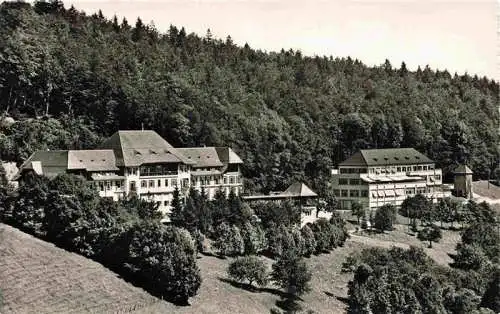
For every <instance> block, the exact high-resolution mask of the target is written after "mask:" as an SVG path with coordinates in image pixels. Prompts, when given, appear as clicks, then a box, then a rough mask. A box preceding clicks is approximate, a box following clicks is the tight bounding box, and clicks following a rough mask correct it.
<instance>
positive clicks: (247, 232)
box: [241, 221, 266, 254]
mask: <svg viewBox="0 0 500 314" xmlns="http://www.w3.org/2000/svg"><path fill="white" fill-rule="evenodd" d="M241 236H242V237H243V242H244V244H245V254H258V253H260V252H261V251H263V250H264V249H265V248H266V235H265V233H264V231H263V230H262V228H261V227H260V226H259V225H257V226H253V225H252V224H251V223H250V222H248V221H247V222H245V223H244V224H243V226H242V228H241Z"/></svg>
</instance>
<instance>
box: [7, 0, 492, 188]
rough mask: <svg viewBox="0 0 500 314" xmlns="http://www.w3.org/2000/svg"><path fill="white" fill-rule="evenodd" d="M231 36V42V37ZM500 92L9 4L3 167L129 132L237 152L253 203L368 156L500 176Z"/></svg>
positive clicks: (471, 81) (464, 78) (421, 72)
mask: <svg viewBox="0 0 500 314" xmlns="http://www.w3.org/2000/svg"><path fill="white" fill-rule="evenodd" d="M229 31H230V30H229ZM499 89H500V86H499V84H498V82H495V81H493V80H490V79H488V78H485V77H483V78H479V77H477V76H471V75H467V74H464V75H457V74H450V73H448V72H447V71H438V70H433V69H430V68H429V67H422V68H419V69H418V70H417V71H414V72H412V71H409V70H408V69H407V68H406V66H405V64H404V63H403V64H401V65H397V66H394V65H391V64H390V62H389V61H388V60H386V61H385V63H382V64H381V65H380V66H374V67H368V66H366V65H364V64H363V63H362V62H360V61H359V60H353V59H351V58H350V57H347V58H334V57H319V56H318V57H308V56H304V55H302V53H301V52H300V51H293V50H286V51H285V50H282V51H280V52H264V51H261V50H256V49H253V48H251V47H249V46H248V45H245V46H244V47H239V46H237V45H235V44H234V43H233V41H232V39H231V37H229V36H228V37H227V38H226V39H225V40H220V39H216V38H213V36H212V35H211V34H210V32H209V31H208V32H207V34H206V35H204V36H203V37H202V36H199V35H196V34H193V33H191V34H188V33H187V32H186V30H185V29H184V28H177V27H176V26H171V27H170V29H169V30H168V31H167V32H166V33H160V32H159V31H158V30H157V29H156V28H155V27H154V25H148V24H145V23H143V22H142V21H141V20H140V19H137V21H130V22H129V21H127V20H126V19H123V20H121V21H119V20H118V19H117V18H116V17H115V18H113V19H111V20H109V19H106V18H105V17H104V16H103V15H102V13H101V12H99V13H96V14H93V15H91V16H89V15H86V14H84V13H82V12H78V11H77V10H75V9H74V8H69V9H65V8H64V5H63V3H62V2H60V1H49V2H35V3H34V4H28V3H22V2H4V3H2V4H1V5H0V107H1V112H2V114H3V115H4V117H5V116H10V117H12V118H14V119H15V120H16V123H14V124H11V123H4V124H3V125H2V126H1V132H0V155H1V156H0V157H1V158H2V159H3V160H10V161H16V162H22V161H23V160H24V159H25V158H27V157H28V156H29V155H30V154H31V153H32V152H33V151H34V150H37V149H47V148H50V149H68V148H92V147H94V146H95V145H96V144H97V143H99V142H100V141H101V140H102V139H103V138H104V137H106V136H109V135H110V134H112V133H114V132H115V131H116V130H118V129H140V128H141V127H142V126H144V128H146V129H153V130H155V131H157V132H158V133H159V134H160V135H161V136H163V137H164V138H165V139H167V141H169V142H170V143H171V144H173V145H174V146H202V145H207V146H212V145H221V146H231V147H233V149H234V150H235V151H237V152H238V154H239V155H240V156H241V157H242V158H243V160H244V161H245V165H244V175H245V177H246V178H247V179H248V180H247V182H246V185H247V189H248V190H260V191H262V192H267V191H270V190H283V189H284V188H286V187H287V186H288V185H289V184H290V183H291V182H292V181H294V180H297V179H300V180H304V181H306V182H307V183H308V184H310V185H311V186H312V187H313V188H315V189H316V190H318V192H320V193H322V192H324V190H325V188H326V184H325V182H327V181H328V180H325V178H327V177H328V176H329V174H330V171H329V169H330V168H331V167H333V166H335V165H337V164H338V163H339V162H340V161H342V160H343V159H345V158H346V157H348V156H349V155H350V154H352V153H353V152H355V151H356V150H358V149H360V148H383V147H384V148H385V147H414V148H416V149H418V150H420V151H422V152H423V153H425V154H427V155H428V156H429V157H430V158H432V159H434V160H436V161H437V163H438V165H439V166H440V167H443V168H444V170H445V173H448V174H449V173H450V170H452V169H453V168H454V167H455V166H456V165H457V164H458V163H463V162H467V164H469V166H470V167H471V168H472V169H473V170H474V172H475V175H476V177H477V178H483V179H484V178H487V177H488V175H491V176H492V177H498V176H499V175H500V174H499V171H498V168H497V167H496V166H497V165H498V161H499V148H498V125H499V121H500V119H499V112H498V106H499Z"/></svg>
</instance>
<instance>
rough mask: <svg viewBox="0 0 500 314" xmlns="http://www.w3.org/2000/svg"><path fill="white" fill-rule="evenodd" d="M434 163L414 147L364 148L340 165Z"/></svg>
mask: <svg viewBox="0 0 500 314" xmlns="http://www.w3.org/2000/svg"><path fill="white" fill-rule="evenodd" d="M423 163H434V161H432V160H431V159H429V157H427V156H425V155H424V154H422V153H420V152H419V151H417V150H415V149H413V148H385V149H363V150H360V151H359V152H357V153H355V154H354V155H352V156H351V157H349V158H348V159H347V160H345V161H343V162H342V163H340V164H339V166H385V165H411V164H423Z"/></svg>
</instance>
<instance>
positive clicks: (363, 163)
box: [332, 148, 451, 209]
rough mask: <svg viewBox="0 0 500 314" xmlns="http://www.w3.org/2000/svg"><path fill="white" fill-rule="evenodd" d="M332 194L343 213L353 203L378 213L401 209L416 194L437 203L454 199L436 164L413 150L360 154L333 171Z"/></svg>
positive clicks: (384, 150)
mask: <svg viewBox="0 0 500 314" xmlns="http://www.w3.org/2000/svg"><path fill="white" fill-rule="evenodd" d="M332 175H333V182H332V185H333V191H334V193H335V196H336V198H337V200H338V202H339V207H340V209H350V208H351V205H352V204H353V203H354V202H358V203H360V204H362V205H363V206H364V207H366V208H370V209H377V208H379V207H381V206H382V205H384V204H393V205H395V206H401V204H402V203H403V201H404V200H405V199H406V198H407V197H409V196H413V195H415V194H423V195H425V196H426V197H428V198H430V199H431V200H433V201H434V202H436V201H437V200H438V199H440V198H443V197H449V196H451V191H450V188H449V187H448V186H446V185H443V183H442V171H441V169H436V167H435V163H434V161H432V160H431V159H429V158H428V157H427V156H425V155H423V154H422V153H420V152H418V151H416V150H415V149H413V148H391V149H367V150H361V151H359V152H357V153H355V154H354V155H352V156H351V157H350V158H348V159H347V160H345V161H344V162H342V163H340V164H339V166H338V169H333V170H332Z"/></svg>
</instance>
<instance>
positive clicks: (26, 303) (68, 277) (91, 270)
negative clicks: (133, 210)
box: [0, 224, 174, 314]
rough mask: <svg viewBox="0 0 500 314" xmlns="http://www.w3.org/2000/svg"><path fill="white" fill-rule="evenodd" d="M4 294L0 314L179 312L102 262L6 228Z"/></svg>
mask: <svg viewBox="0 0 500 314" xmlns="http://www.w3.org/2000/svg"><path fill="white" fill-rule="evenodd" d="M0 290H1V291H2V295H3V307H2V309H1V310H0V312H1V313H23V314H24V313H130V312H143V311H147V310H148V308H154V309H156V310H157V312H163V313H165V311H167V307H174V306H173V305H170V304H166V303H164V302H162V301H160V300H159V299H157V298H154V297H153V296H151V295H149V294H148V293H146V292H145V291H143V290H142V289H139V288H137V287H134V286H132V285H131V284H129V283H127V282H125V281H124V280H122V279H120V278H119V277H118V276H117V275H116V274H115V273H113V272H111V271H110V270H108V269H106V268H105V267H103V266H102V265H100V264H99V263H96V262H93V261H91V260H90V259H87V258H84V257H82V256H79V255H77V254H74V253H69V252H67V251H65V250H63V249H60V248H57V247H56V246H54V245H52V244H50V243H47V242H44V241H41V240H39V239H36V238H34V237H32V236H30V235H28V234H25V233H23V232H21V231H19V230H17V229H15V228H12V227H10V226H7V225H4V224H0ZM162 309H163V311H161V310H162ZM167 312H168V311H167Z"/></svg>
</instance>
